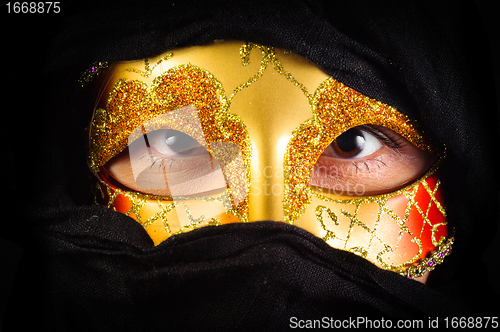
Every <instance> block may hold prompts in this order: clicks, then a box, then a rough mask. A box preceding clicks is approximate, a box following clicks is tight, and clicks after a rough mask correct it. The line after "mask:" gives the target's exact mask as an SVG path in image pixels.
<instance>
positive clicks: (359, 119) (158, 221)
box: [82, 42, 453, 278]
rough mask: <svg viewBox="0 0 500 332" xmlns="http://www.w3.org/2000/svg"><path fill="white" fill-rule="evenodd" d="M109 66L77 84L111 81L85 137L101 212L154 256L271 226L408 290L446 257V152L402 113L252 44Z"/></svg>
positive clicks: (204, 48)
mask: <svg viewBox="0 0 500 332" xmlns="http://www.w3.org/2000/svg"><path fill="white" fill-rule="evenodd" d="M107 66H108V65H107V64H101V66H99V67H96V68H95V69H94V70H93V71H89V72H87V73H86V76H85V77H84V78H83V80H82V82H86V81H89V80H90V79H91V78H93V76H94V73H100V72H104V73H105V74H103V75H101V76H100V82H101V84H102V86H103V88H102V89H101V90H100V92H99V93H100V95H102V96H106V97H107V98H99V100H98V104H97V106H98V109H97V110H96V111H95V113H94V116H93V119H92V122H91V125H90V129H89V159H88V160H89V167H90V169H91V171H92V172H93V174H95V176H96V178H97V179H98V189H99V190H98V193H97V197H96V200H97V201H98V202H100V203H101V204H104V205H106V206H107V207H108V208H111V209H114V210H116V211H119V212H122V213H124V214H126V215H128V216H130V217H132V218H134V219H135V220H137V221H138V222H139V223H141V225H143V226H144V228H145V229H146V231H147V232H148V234H149V235H150V236H151V238H152V239H153V241H154V243H155V244H158V243H160V242H162V241H164V240H165V239H167V238H168V237H170V236H172V235H174V234H178V233H180V232H185V231H189V230H192V229H195V228H198V227H201V226H207V225H220V224H226V223H233V222H252V221H260V220H274V221H283V222H287V223H290V224H293V225H296V226H298V227H301V228H303V229H305V230H308V231H309V232H311V233H313V234H314V235H316V236H318V237H320V238H322V239H324V240H325V241H326V242H327V243H328V244H330V245H331V246H332V247H334V248H338V249H342V250H348V251H350V252H353V253H355V254H357V255H360V256H362V257H364V258H366V259H367V260H369V261H370V262H372V263H374V264H375V265H377V266H379V267H381V268H383V269H387V270H392V271H395V272H398V273H400V274H402V275H404V276H407V277H410V278H415V277H419V276H422V275H423V274H424V273H425V272H426V271H430V270H432V269H434V267H435V266H436V265H437V264H439V263H440V262H441V261H442V260H443V258H444V257H445V256H446V255H448V254H449V252H450V250H451V245H452V242H453V237H449V234H448V228H447V223H446V211H445V206H444V202H443V199H442V194H441V186H440V180H439V174H438V170H437V169H438V166H439V163H440V162H441V160H442V158H443V157H444V148H443V147H442V146H441V145H440V144H439V143H436V142H433V141H432V140H430V138H429V137H428V136H427V135H426V134H425V133H424V132H423V131H422V130H421V129H420V128H419V126H418V124H417V123H416V121H414V120H412V119H411V118H409V117H408V116H406V115H404V114H401V113H400V112H398V111H397V110H396V109H395V108H393V107H391V106H389V105H386V104H384V103H381V102H379V101H377V100H374V99H371V98H369V97H366V96H364V95H362V94H361V93H359V92H357V91H355V90H353V89H351V88H349V87H347V86H345V85H344V84H342V83H340V82H338V81H336V80H335V79H333V78H332V77H329V76H328V75H327V74H326V73H324V72H323V71H322V70H321V69H320V68H318V67H317V66H316V65H314V64H312V63H310V62H308V61H307V60H305V59H303V58H301V57H299V56H297V55H294V54H291V53H289V52H286V51H282V50H278V49H274V48H271V47H266V46H262V45H256V44H251V43H243V44H242V43H241V42H216V43H214V44H211V45H207V46H202V47H189V48H184V49H178V50H173V51H171V52H169V53H165V54H162V55H160V56H159V57H156V58H152V59H145V60H141V61H133V62H121V63H114V64H112V65H110V66H109V68H107V69H105V70H103V69H102V68H104V67H107ZM102 82H104V83H102ZM228 91H229V92H230V94H227V92H228ZM310 91H314V93H310ZM390 169H391V171H390V172H389V170H390Z"/></svg>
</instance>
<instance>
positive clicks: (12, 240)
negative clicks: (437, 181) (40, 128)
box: [0, 0, 500, 331]
mask: <svg viewBox="0 0 500 332" xmlns="http://www.w3.org/2000/svg"><path fill="white" fill-rule="evenodd" d="M8 2H9V1H5V0H2V1H1V6H0V17H1V19H0V22H1V23H0V25H1V27H0V45H1V47H0V50H1V55H3V57H2V58H3V59H4V60H2V62H1V66H2V69H1V70H0V73H1V74H0V75H1V82H2V83H1V85H0V91H1V92H0V110H1V119H2V120H1V122H0V123H1V125H2V127H3V128H2V129H0V147H1V149H2V157H0V165H1V166H0V167H1V168H0V170H1V175H2V182H0V183H2V190H1V191H0V192H1V193H3V194H4V195H3V197H6V196H9V194H11V193H13V192H14V191H17V192H18V193H19V195H18V196H19V197H18V198H17V199H27V198H29V197H26V196H23V194H24V195H27V190H25V188H18V187H16V181H15V179H16V177H20V176H22V174H17V173H18V172H17V173H16V163H17V164H18V163H22V162H31V161H30V160H29V152H30V150H29V142H30V140H34V139H36V137H30V132H29V127H27V126H25V125H23V120H24V119H27V118H29V119H30V122H31V123H36V117H37V116H39V117H42V116H43V113H42V112H39V110H38V109H37V100H38V99H40V100H43V96H41V95H40V94H41V93H40V90H39V91H38V92H37V90H36V89H33V91H31V92H30V93H26V91H25V89H26V82H28V80H30V82H31V79H32V78H34V77H35V78H36V76H37V75H41V69H42V68H43V66H44V64H45V63H47V60H48V55H47V50H48V49H49V48H50V45H51V40H52V39H53V36H54V35H55V33H56V32H57V31H58V29H60V25H61V22H62V20H63V19H64V17H65V7H64V2H61V3H60V8H61V12H60V13H58V14H55V13H49V14H38V13H36V14H29V13H27V14H21V13H19V14H15V13H10V14H9V13H8V12H7V6H6V4H7V3H8ZM10 3H11V5H12V4H13V3H14V2H13V1H10ZM476 5H477V8H478V10H479V13H480V15H481V17H482V19H483V24H484V28H485V31H486V33H487V35H488V38H489V41H490V46H491V60H492V61H491V64H485V66H487V67H488V66H490V65H491V70H493V71H494V77H495V81H494V82H493V81H492V82H491V84H494V85H495V91H496V99H497V105H500V64H499V61H498V59H500V23H499V21H498V20H497V19H496V17H495V13H496V12H497V9H496V7H497V3H495V2H493V1H486V0H477V1H476ZM41 84H43V82H42V83H41ZM37 93H38V94H37ZM16 98H18V99H16ZM26 99H27V100H26ZM12 100H14V101H16V100H18V101H19V102H17V101H16V102H15V103H12ZM9 101H10V102H9ZM13 104H14V105H18V104H21V105H29V106H21V107H19V108H16V109H15V110H12V109H11V107H10V106H8V105H13ZM499 119H500V117H499ZM499 125H500V120H499ZM493 139H495V140H498V138H493ZM13 142H18V143H20V144H15V145H14V144H13ZM498 152H500V149H499V150H497V151H492V153H495V154H498ZM5 202H8V200H6V201H4V205H1V206H2V207H3V209H2V210H3V211H2V214H0V215H1V216H2V217H1V218H0V331H1V326H2V325H3V319H4V312H5V308H6V307H7V305H8V299H9V296H10V293H11V289H12V285H13V283H14V280H15V278H16V273H17V270H18V265H19V262H20V260H21V258H22V255H23V245H22V243H23V242H22V239H23V237H22V234H5V232H6V230H7V229H9V228H7V227H4V226H5V225H6V224H7V223H13V222H16V218H15V215H16V213H22V211H12V213H8V212H7V210H8V209H9V206H8V204H5ZM2 223H3V225H2ZM498 257H500V231H499V230H498V229H497V231H496V236H495V240H494V242H493V243H492V244H491V246H490V248H489V250H488V251H487V252H486V253H485V254H484V255H483V257H482V261H483V262H485V263H486V264H487V265H488V268H489V282H490V284H491V285H492V287H493V288H494V289H495V290H496V292H497V293H498V294H499V295H500V283H499V282H498V280H497V278H496V277H495V276H496V275H497V273H498V272H500V268H499V267H498V266H497V264H498Z"/></svg>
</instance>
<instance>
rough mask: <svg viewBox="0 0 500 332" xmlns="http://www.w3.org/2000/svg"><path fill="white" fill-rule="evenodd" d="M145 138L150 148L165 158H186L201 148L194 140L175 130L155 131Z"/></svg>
mask: <svg viewBox="0 0 500 332" xmlns="http://www.w3.org/2000/svg"><path fill="white" fill-rule="evenodd" d="M147 138H148V142H149V145H150V147H152V148H154V149H155V150H156V151H158V152H159V153H161V154H164V155H167V156H187V155H190V154H192V153H193V152H195V150H196V149H198V148H200V147H201V145H200V144H199V143H198V142H197V141H196V140H195V139H194V138H192V137H191V136H189V135H186V134H184V133H182V132H180V131H177V130H168V129H161V130H155V131H153V132H150V133H148V134H147Z"/></svg>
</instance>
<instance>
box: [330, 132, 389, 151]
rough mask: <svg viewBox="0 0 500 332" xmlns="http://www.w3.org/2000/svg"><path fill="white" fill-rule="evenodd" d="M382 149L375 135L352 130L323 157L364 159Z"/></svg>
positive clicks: (336, 141) (337, 140) (340, 137)
mask: <svg viewBox="0 0 500 332" xmlns="http://www.w3.org/2000/svg"><path fill="white" fill-rule="evenodd" d="M380 148H382V143H380V140H378V139H377V138H376V137H374V136H373V135H370V134H369V133H368V132H366V131H363V130H361V129H359V128H351V129H349V130H348V131H346V132H345V133H343V134H342V135H340V136H339V137H337V139H336V140H335V141H333V143H332V144H330V145H329V146H328V148H326V150H325V152H324V153H323V155H325V156H330V157H337V158H362V157H365V156H369V155H371V154H372V153H374V152H376V151H377V150H379V149H380Z"/></svg>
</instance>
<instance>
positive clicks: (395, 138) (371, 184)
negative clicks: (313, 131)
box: [309, 125, 437, 196]
mask: <svg viewBox="0 0 500 332" xmlns="http://www.w3.org/2000/svg"><path fill="white" fill-rule="evenodd" d="M436 160H437V158H436V157H435V156H432V155H431V154H429V153H427V152H425V151H422V150H420V149H419V148H417V147H416V146H414V145H412V144H411V143H410V142H409V141H407V140H406V139H405V138H403V137H402V136H401V135H399V134H397V133H395V132H393V131H392V130H390V129H387V128H385V127H381V126H375V125H363V126H358V127H354V128H351V129H349V130H347V131H346V132H344V133H343V134H341V135H339V136H338V137H337V138H336V139H335V140H334V141H333V142H332V143H331V144H330V145H329V146H328V147H327V148H326V149H325V151H324V152H323V153H322V154H321V156H320V157H319V158H318V161H317V162H316V165H315V166H314V168H313V171H312V174H311V178H310V182H309V185H310V186H312V187H316V188H318V189H319V190H321V191H322V192H324V193H329V194H333V195H337V196H344V195H348V196H353V195H355V196H369V195H377V194H383V193H389V192H392V191H395V190H398V189H400V188H402V187H404V186H405V185H407V184H409V183H411V182H413V181H414V180H416V179H417V178H418V177H420V176H422V175H424V173H425V172H426V171H427V170H428V169H429V168H430V167H431V166H432V164H433V163H434V162H435V161H436Z"/></svg>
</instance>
